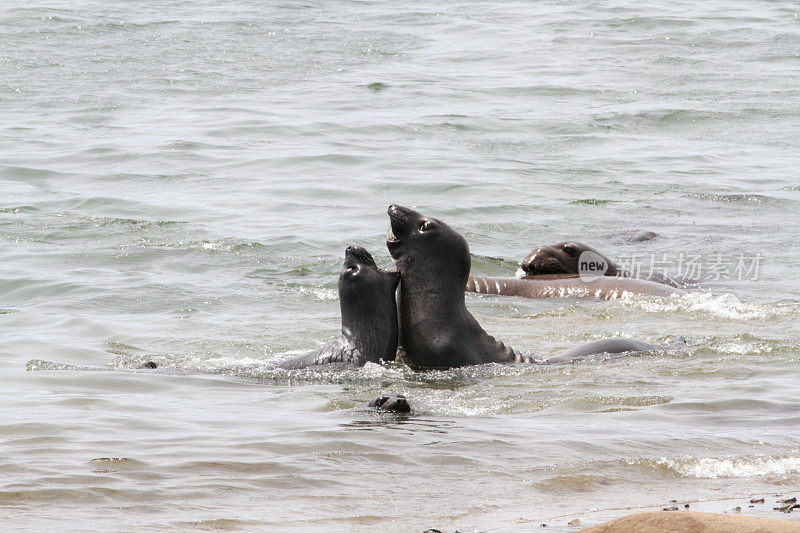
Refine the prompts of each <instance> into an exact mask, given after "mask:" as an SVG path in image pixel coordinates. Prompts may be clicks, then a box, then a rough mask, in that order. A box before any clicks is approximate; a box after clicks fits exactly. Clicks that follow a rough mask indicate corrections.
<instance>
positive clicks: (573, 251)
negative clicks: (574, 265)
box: [564, 244, 578, 256]
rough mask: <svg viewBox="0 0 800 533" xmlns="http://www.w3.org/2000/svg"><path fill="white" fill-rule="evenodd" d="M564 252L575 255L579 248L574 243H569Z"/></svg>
mask: <svg viewBox="0 0 800 533" xmlns="http://www.w3.org/2000/svg"><path fill="white" fill-rule="evenodd" d="M564 253H566V254H567V255H569V256H574V255H577V254H578V249H577V248H575V247H574V246H573V245H571V244H568V245H566V246H565V247H564Z"/></svg>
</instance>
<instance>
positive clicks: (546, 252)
mask: <svg viewBox="0 0 800 533" xmlns="http://www.w3.org/2000/svg"><path fill="white" fill-rule="evenodd" d="M583 252H594V253H595V254H597V255H598V256H600V257H601V258H603V259H604V260H605V261H606V264H607V265H608V270H606V272H605V275H606V276H615V275H617V273H618V272H619V266H618V265H617V264H616V263H615V262H614V261H612V260H611V259H609V258H608V257H607V256H606V255H605V254H603V253H601V252H599V251H598V250H597V249H595V248H593V247H591V246H589V245H588V244H583V243H582V242H575V241H564V242H559V243H556V244H552V245H547V246H540V247H539V248H537V249H535V250H534V251H532V252H531V253H529V254H528V255H527V257H525V259H523V260H522V264H521V265H520V266H521V267H522V270H524V271H525V273H526V274H527V275H529V276H541V275H544V274H579V273H580V270H579V259H580V257H581V254H582V253H583Z"/></svg>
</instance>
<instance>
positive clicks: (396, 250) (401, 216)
mask: <svg viewBox="0 0 800 533" xmlns="http://www.w3.org/2000/svg"><path fill="white" fill-rule="evenodd" d="M386 213H387V214H388V215H389V223H390V224H391V226H392V233H391V235H390V236H389V238H388V239H386V247H387V248H388V249H389V253H390V254H391V256H392V257H393V258H395V259H399V258H400V256H401V255H402V253H403V252H402V241H401V239H400V237H402V236H403V235H404V234H405V233H406V229H407V226H408V223H407V222H408V215H409V214H410V213H413V211H412V210H411V209H408V208H406V207H403V206H400V205H396V204H392V205H390V206H389V208H388V209H387V210H386Z"/></svg>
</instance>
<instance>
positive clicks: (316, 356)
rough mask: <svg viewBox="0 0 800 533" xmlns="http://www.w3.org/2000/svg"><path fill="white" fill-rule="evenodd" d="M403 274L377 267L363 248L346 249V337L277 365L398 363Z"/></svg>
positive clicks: (342, 279) (342, 293)
mask: <svg viewBox="0 0 800 533" xmlns="http://www.w3.org/2000/svg"><path fill="white" fill-rule="evenodd" d="M399 281H400V275H399V274H398V273H397V272H386V271H383V270H381V269H379V268H378V267H377V265H376V264H375V260H374V259H372V256H371V255H370V253H369V252H368V251H366V250H365V249H364V248H362V247H360V246H350V247H348V248H347V250H345V259H344V266H343V270H342V274H341V275H340V276H339V305H340V308H341V315H342V334H341V336H339V338H337V339H335V340H333V341H331V342H329V343H327V344H325V345H324V346H322V347H321V348H319V349H317V350H314V351H312V352H309V353H306V354H303V355H298V356H296V357H292V358H290V359H287V360H285V361H281V362H279V363H277V366H278V367H280V368H286V369H297V368H305V367H308V366H315V365H330V364H344V365H352V366H363V365H364V364H366V363H367V362H373V363H378V362H380V361H381V360H384V361H391V360H394V358H395V355H396V353H397V304H396V302H395V292H396V290H397V284H398V283H399Z"/></svg>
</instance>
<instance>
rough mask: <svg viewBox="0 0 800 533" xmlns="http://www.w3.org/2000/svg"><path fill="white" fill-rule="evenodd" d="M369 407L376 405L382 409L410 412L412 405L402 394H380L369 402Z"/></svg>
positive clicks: (376, 407) (375, 406)
mask: <svg viewBox="0 0 800 533" xmlns="http://www.w3.org/2000/svg"><path fill="white" fill-rule="evenodd" d="M367 407H374V408H375V409H378V410H381V411H394V412H396V413H410V412H411V405H410V404H409V403H408V400H406V397H405V396H403V395H402V394H394V395H392V396H378V397H377V398H375V399H374V400H372V401H370V402H369V403H368V404H367Z"/></svg>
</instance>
